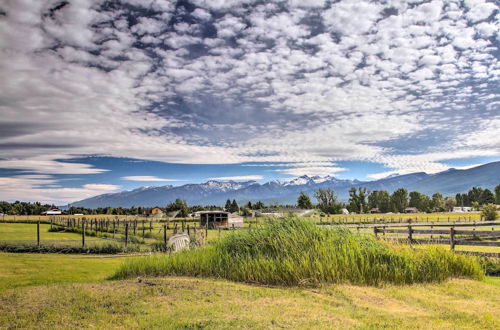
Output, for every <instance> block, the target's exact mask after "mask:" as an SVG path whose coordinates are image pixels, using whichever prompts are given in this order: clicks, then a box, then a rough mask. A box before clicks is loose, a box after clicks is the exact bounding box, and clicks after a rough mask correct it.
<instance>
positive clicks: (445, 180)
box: [71, 162, 500, 208]
mask: <svg viewBox="0 0 500 330" xmlns="http://www.w3.org/2000/svg"><path fill="white" fill-rule="evenodd" d="M498 184H500V162H493V163H488V164H484V165H481V166H477V167H473V168H470V169H466V170H458V169H449V170H446V171H444V172H440V173H435V174H427V173H424V172H419V173H411V174H405V175H391V176H389V177H386V178H383V179H379V180H375V181H359V180H341V179H337V178H335V177H332V176H325V177H320V176H312V177H310V176H307V175H304V176H301V177H298V178H294V179H292V180H290V181H285V182H281V181H277V180H274V181H270V182H267V183H264V184H260V183H258V182H256V181H246V182H235V181H223V182H220V181H214V180H211V181H207V182H205V183H201V184H186V185H182V186H172V185H166V186H155V187H141V188H137V189H134V190H130V191H122V192H118V193H108V194H103V195H98V196H95V197H91V198H88V199H84V200H81V201H78V202H74V203H71V206H81V207H88V208H97V207H106V206H112V207H120V206H121V207H131V206H165V205H167V204H168V203H169V202H172V201H174V200H175V199H176V198H181V199H184V200H186V202H187V203H188V204H189V205H224V203H225V201H226V200H227V199H231V200H233V199H236V200H237V201H238V202H239V203H246V202H248V201H252V202H255V201H259V200H260V201H262V202H264V203H266V204H269V203H275V202H279V203H281V204H295V203H296V200H297V196H298V195H299V193H300V192H301V191H303V192H305V193H306V194H308V195H309V196H311V197H312V196H313V194H314V192H315V191H316V190H318V189H319V188H331V189H332V190H334V191H335V193H336V195H337V196H338V197H339V199H340V200H343V201H345V200H347V199H348V196H349V194H348V191H349V189H350V188H352V187H366V188H367V189H368V190H387V191H389V192H393V191H394V190H396V189H398V188H406V189H408V190H409V191H413V190H416V191H420V192H422V193H424V194H427V195H432V194H433V193H435V192H440V193H442V194H443V195H445V196H454V195H455V194H456V193H462V192H467V191H468V190H469V189H470V188H472V187H474V186H479V187H483V188H488V189H493V188H494V187H495V186H496V185H498Z"/></svg>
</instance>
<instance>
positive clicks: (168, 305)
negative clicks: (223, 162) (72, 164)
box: [0, 253, 500, 329]
mask: <svg viewBox="0 0 500 330" xmlns="http://www.w3.org/2000/svg"><path fill="white" fill-rule="evenodd" d="M75 257H78V256H60V255H42V256H41V255H19V254H15V255H12V254H4V253H0V278H1V281H0V282H1V283H2V286H1V287H0V328H33V329H35V328H37V329H40V328H45V329H48V328H106V329H110V328H112V329H118V328H158V329H160V328H161V329H234V328H246V329H250V328H251V329H278V328H295V329H304V328H317V329H324V328H330V329H331V328H339V329H340V328H342V329H345V328H363V329H367V328H392V329H401V328H406V329H410V328H412V329H413V328H435V329H436V328H442V329H443V328H446V329H451V328H453V329H498V328H499V327H500V314H499V313H498V310H500V279H499V278H491V277H489V278H486V279H485V280H484V281H472V280H463V279H454V280H450V281H447V282H444V283H441V284H427V285H412V286H386V287H383V288H374V287H366V286H353V285H347V284H345V285H326V286H322V287H320V288H287V289H285V288H275V287H262V286H253V285H247V284H239V283H234V282H229V281H223V280H217V279H198V278H185V277H167V278H154V279H151V278H144V279H141V280H140V282H139V281H138V280H137V279H134V280H126V281H105V280H104V279H105V278H106V277H107V276H108V275H110V274H111V273H113V271H114V270H115V269H116V268H117V267H118V266H119V264H120V263H121V261H122V260H123V259H122V258H97V259H82V258H76V259H75ZM6 282H10V284H7V285H6V284H5V283H6ZM76 282H86V283H76Z"/></svg>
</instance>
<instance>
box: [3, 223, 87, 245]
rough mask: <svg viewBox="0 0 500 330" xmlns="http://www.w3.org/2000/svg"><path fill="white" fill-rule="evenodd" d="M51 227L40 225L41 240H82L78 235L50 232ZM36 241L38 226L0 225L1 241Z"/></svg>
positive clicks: (24, 224)
mask: <svg viewBox="0 0 500 330" xmlns="http://www.w3.org/2000/svg"><path fill="white" fill-rule="evenodd" d="M49 228H50V225H46V224H41V225H40V240H42V241H43V240H81V238H82V236H81V235H80V234H77V233H66V232H48V230H49ZM4 240H6V241H10V240H18V241H36V224H27V223H0V241H4Z"/></svg>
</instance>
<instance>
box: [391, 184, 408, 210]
mask: <svg viewBox="0 0 500 330" xmlns="http://www.w3.org/2000/svg"><path fill="white" fill-rule="evenodd" d="M391 205H392V208H393V210H394V211H396V212H399V213H403V212H404V211H405V209H406V208H407V207H408V190H406V189H405V188H399V189H398V190H396V191H394V192H393V193H392V195H391Z"/></svg>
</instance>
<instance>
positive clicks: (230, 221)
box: [199, 211, 243, 228]
mask: <svg viewBox="0 0 500 330" xmlns="http://www.w3.org/2000/svg"><path fill="white" fill-rule="evenodd" d="M199 215H200V225H201V226H202V227H204V226H208V228H232V227H236V228H242V227H243V217H240V216H239V215H236V214H232V213H229V212H224V211H201V212H199Z"/></svg>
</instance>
